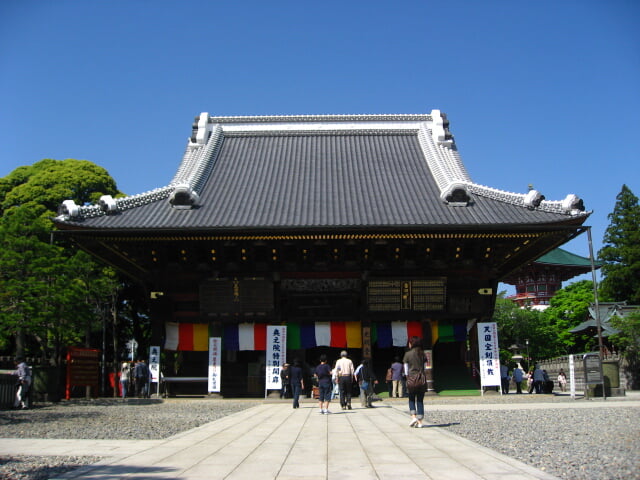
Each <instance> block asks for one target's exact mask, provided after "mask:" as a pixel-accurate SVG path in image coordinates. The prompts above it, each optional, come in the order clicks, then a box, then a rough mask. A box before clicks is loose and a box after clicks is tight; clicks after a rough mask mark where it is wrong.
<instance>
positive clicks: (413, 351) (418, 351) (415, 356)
mask: <svg viewBox="0 0 640 480" xmlns="http://www.w3.org/2000/svg"><path fill="white" fill-rule="evenodd" d="M425 361H426V356H425V354H424V350H423V349H422V340H421V339H420V338H419V337H411V339H410V340H409V351H408V352H407V353H405V354H404V358H403V359H402V363H404V373H405V375H406V377H407V390H408V392H409V412H410V413H411V422H409V426H410V427H416V428H422V427H423V426H424V425H423V424H422V419H423V418H424V393H425V391H426V389H427V385H426V383H425V384H423V385H418V386H415V387H412V388H410V385H411V383H412V382H411V380H412V378H411V377H419V374H423V375H424V373H425Z"/></svg>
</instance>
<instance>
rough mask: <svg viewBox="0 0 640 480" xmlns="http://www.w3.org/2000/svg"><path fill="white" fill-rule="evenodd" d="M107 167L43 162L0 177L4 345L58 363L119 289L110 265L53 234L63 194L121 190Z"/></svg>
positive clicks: (83, 198)
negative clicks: (60, 242)
mask: <svg viewBox="0 0 640 480" xmlns="http://www.w3.org/2000/svg"><path fill="white" fill-rule="evenodd" d="M118 193H119V192H118V191H117V188H116V185H115V182H114V180H113V179H112V178H111V177H110V176H109V174H108V173H107V172H106V170H104V169H103V168H101V167H98V166H97V165H94V164H92V163H91V162H87V161H80V160H63V161H58V160H42V161H40V162H37V163H35V164H34V165H31V166H25V167H19V168H17V169H15V170H14V171H13V172H11V173H10V174H9V175H8V176H6V177H4V178H2V179H0V214H1V215H0V249H1V250H0V344H1V345H4V346H5V348H7V347H8V346H9V345H10V343H11V339H12V338H15V341H16V349H17V350H18V351H19V353H27V354H32V355H35V354H38V355H39V356H41V357H42V358H43V359H45V360H47V361H49V362H51V363H53V364H58V363H59V361H60V358H61V354H62V348H63V346H66V345H72V344H73V345H78V344H83V343H85V344H86V343H87V342H88V340H89V338H90V336H91V332H92V330H95V328H96V325H100V323H99V322H100V320H101V319H102V318H101V313H100V312H101V309H102V308H103V307H102V304H103V303H104V301H105V298H106V297H108V295H109V294H110V292H111V291H112V290H113V289H117V288H118V287H117V283H118V282H117V280H115V279H114V278H115V276H114V273H113V272H112V271H111V270H110V269H105V268H104V267H102V266H99V265H97V264H96V263H95V262H93V261H92V260H91V258H90V257H89V256H88V255H86V254H85V253H84V252H81V251H78V250H77V249H73V248H64V247H65V246H64V245H57V244H55V243H54V242H52V240H51V231H52V229H53V224H52V222H51V218H52V217H53V216H54V214H55V213H54V212H55V210H56V209H57V206H58V205H59V204H60V203H61V202H62V201H63V200H65V199H73V200H74V201H75V202H76V203H79V204H83V203H86V202H91V201H94V200H97V199H98V198H99V197H100V196H101V195H103V194H111V195H117V194H118Z"/></svg>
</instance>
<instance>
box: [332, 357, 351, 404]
mask: <svg viewBox="0 0 640 480" xmlns="http://www.w3.org/2000/svg"><path fill="white" fill-rule="evenodd" d="M336 370H337V375H338V387H339V389H340V406H341V407H342V410H351V392H352V389H353V376H354V373H355V371H354V368H353V362H352V361H351V359H350V358H348V357H347V351H346V350H343V351H342V352H340V359H339V360H338V361H337V362H336Z"/></svg>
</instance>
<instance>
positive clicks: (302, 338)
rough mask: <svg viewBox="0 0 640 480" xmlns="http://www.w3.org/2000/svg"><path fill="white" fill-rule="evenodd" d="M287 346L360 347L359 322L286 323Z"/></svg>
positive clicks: (360, 328)
mask: <svg viewBox="0 0 640 480" xmlns="http://www.w3.org/2000/svg"><path fill="white" fill-rule="evenodd" d="M287 326H288V329H287V348H288V349H290V350H296V349H299V348H314V347H335V348H362V326H361V324H360V322H315V323H303V324H298V323H289V324H287Z"/></svg>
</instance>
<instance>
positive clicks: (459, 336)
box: [431, 320, 467, 344]
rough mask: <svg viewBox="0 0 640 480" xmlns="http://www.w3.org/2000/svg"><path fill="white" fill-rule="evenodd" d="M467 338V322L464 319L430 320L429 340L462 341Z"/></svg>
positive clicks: (442, 341)
mask: <svg viewBox="0 0 640 480" xmlns="http://www.w3.org/2000/svg"><path fill="white" fill-rule="evenodd" d="M466 339H467V322H466V321H464V320H459V321H454V322H451V321H449V322H447V321H444V320H439V321H438V320H433V321H431V341H432V343H434V344H435V343H436V342H441V343H449V342H464V341H465V340H466Z"/></svg>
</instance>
